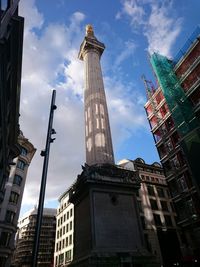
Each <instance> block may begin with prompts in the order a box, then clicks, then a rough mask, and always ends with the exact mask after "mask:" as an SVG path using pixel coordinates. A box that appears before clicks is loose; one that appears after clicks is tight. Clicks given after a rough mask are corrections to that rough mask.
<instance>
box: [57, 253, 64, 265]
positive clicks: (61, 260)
mask: <svg viewBox="0 0 200 267" xmlns="http://www.w3.org/2000/svg"><path fill="white" fill-rule="evenodd" d="M58 261H59V264H63V261H64V253H62V254H60V255H59V258H58Z"/></svg>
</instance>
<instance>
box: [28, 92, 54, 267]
mask: <svg viewBox="0 0 200 267" xmlns="http://www.w3.org/2000/svg"><path fill="white" fill-rule="evenodd" d="M55 99H56V90H53V93H52V99H51V107H50V114H49V124H48V131H47V138H46V147H45V150H42V151H41V154H40V155H41V156H42V157H44V162H43V171H42V180H41V186H40V197H39V203H38V211H37V220H36V226H35V236H34V244H33V254H32V267H37V258H38V250H39V245H40V230H41V225H42V214H43V206H44V197H45V189H46V180H47V170H48V163H49V152H50V144H51V143H52V142H53V141H54V140H55V138H52V134H56V132H55V130H54V129H53V128H52V124H53V115H54V110H55V109H56V108H57V107H56V105H55Z"/></svg>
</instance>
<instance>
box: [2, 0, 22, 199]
mask: <svg viewBox="0 0 200 267" xmlns="http://www.w3.org/2000/svg"><path fill="white" fill-rule="evenodd" d="M17 2H18V1H13V2H12V4H11V1H7V3H8V8H7V9H6V10H4V11H3V12H1V28H0V62H1V64H0V130H1V131H0V199H3V191H4V186H5V180H6V178H7V176H8V173H9V163H10V162H11V161H12V159H13V158H15V157H16V156H18V155H19V154H20V147H19V146H18V144H17V137H18V135H19V103H20V88H21V86H20V84H21V65H22V46H23V26H24V19H23V18H22V17H19V16H18V14H17V11H18V9H17ZM10 4H11V5H10Z"/></svg>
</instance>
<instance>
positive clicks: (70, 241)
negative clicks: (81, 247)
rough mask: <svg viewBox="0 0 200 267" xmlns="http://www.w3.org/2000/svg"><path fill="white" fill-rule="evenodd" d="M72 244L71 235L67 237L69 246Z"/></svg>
mask: <svg viewBox="0 0 200 267" xmlns="http://www.w3.org/2000/svg"><path fill="white" fill-rule="evenodd" d="M71 244H72V235H70V236H69V245H71Z"/></svg>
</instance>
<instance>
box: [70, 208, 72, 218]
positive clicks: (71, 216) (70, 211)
mask: <svg viewBox="0 0 200 267" xmlns="http://www.w3.org/2000/svg"><path fill="white" fill-rule="evenodd" d="M70 217H72V209H71V210H70Z"/></svg>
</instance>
